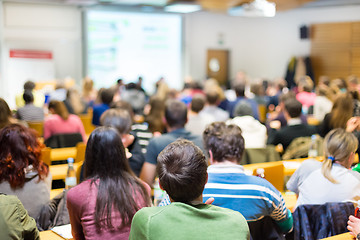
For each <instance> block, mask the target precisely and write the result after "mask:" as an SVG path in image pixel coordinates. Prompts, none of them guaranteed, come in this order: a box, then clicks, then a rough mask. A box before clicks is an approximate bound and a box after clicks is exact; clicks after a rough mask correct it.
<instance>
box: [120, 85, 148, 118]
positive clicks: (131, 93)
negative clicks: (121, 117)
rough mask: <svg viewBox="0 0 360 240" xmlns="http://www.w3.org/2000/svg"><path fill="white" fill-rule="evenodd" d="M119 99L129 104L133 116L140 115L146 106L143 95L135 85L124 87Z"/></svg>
mask: <svg viewBox="0 0 360 240" xmlns="http://www.w3.org/2000/svg"><path fill="white" fill-rule="evenodd" d="M121 99H122V100H124V101H126V102H128V103H130V105H131V107H132V109H133V111H134V113H135V114H142V113H143V110H144V106H145V104H146V96H145V93H144V92H143V91H141V90H139V89H138V86H137V85H136V84H135V83H129V84H127V85H126V89H125V91H123V92H122V93H121Z"/></svg>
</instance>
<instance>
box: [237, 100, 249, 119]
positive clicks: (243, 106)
mask: <svg viewBox="0 0 360 240" xmlns="http://www.w3.org/2000/svg"><path fill="white" fill-rule="evenodd" d="M234 116H235V117H242V116H253V110H252V108H251V106H250V104H249V103H248V102H245V101H240V102H238V103H237V104H236V105H235V108H234Z"/></svg>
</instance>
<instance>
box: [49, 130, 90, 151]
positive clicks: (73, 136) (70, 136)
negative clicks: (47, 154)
mask: <svg viewBox="0 0 360 240" xmlns="http://www.w3.org/2000/svg"><path fill="white" fill-rule="evenodd" d="M82 141H83V138H82V136H81V134H80V133H66V134H56V135H53V136H51V137H49V138H48V139H46V140H45V142H44V143H45V145H46V146H47V147H51V148H66V147H75V146H76V144H77V143H79V142H82Z"/></svg>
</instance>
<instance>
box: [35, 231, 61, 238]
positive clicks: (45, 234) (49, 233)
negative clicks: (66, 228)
mask: <svg viewBox="0 0 360 240" xmlns="http://www.w3.org/2000/svg"><path fill="white" fill-rule="evenodd" d="M40 239H41V240H64V239H65V238H63V237H61V236H59V235H57V234H56V233H54V232H53V231H51V230H47V231H42V232H40Z"/></svg>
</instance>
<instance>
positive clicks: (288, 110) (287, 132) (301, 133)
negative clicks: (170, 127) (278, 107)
mask: <svg viewBox="0 0 360 240" xmlns="http://www.w3.org/2000/svg"><path fill="white" fill-rule="evenodd" d="M284 105H285V111H284V116H285V119H286V121H287V126H286V127H283V128H281V129H280V130H275V129H271V130H270V131H269V138H268V141H267V143H268V144H273V145H278V144H281V145H282V146H283V149H284V151H285V150H286V148H287V147H288V146H289V145H290V143H291V142H292V140H294V139H295V138H298V137H308V136H311V135H313V134H315V133H316V132H317V129H316V127H315V126H310V125H307V124H303V123H302V122H301V119H300V115H301V108H302V105H301V103H300V102H299V101H298V100H296V99H288V100H287V101H286V102H285V103H284Z"/></svg>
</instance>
